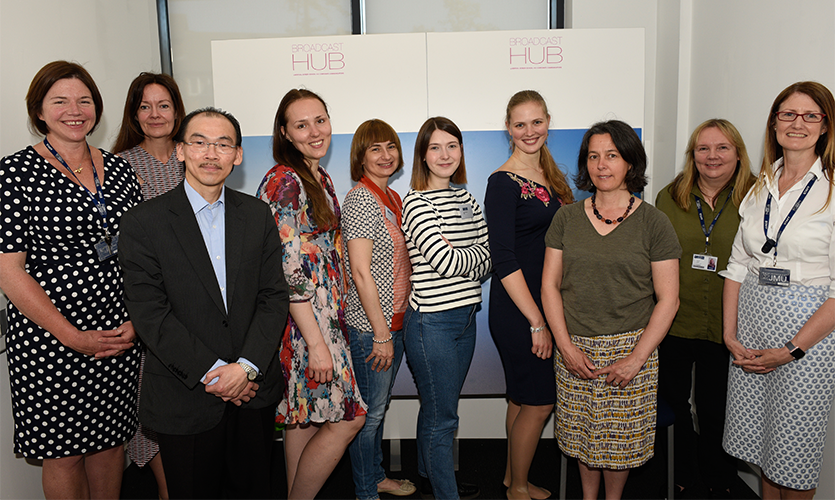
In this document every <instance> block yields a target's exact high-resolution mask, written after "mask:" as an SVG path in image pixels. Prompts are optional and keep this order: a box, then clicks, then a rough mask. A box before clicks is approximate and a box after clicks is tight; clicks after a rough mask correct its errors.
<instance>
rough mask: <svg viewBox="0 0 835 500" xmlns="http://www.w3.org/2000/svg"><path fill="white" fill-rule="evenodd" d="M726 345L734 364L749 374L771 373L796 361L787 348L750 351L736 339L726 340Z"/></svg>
mask: <svg viewBox="0 0 835 500" xmlns="http://www.w3.org/2000/svg"><path fill="white" fill-rule="evenodd" d="M725 345H726V346H727V347H728V350H730V351H731V354H732V355H733V357H734V360H733V363H734V364H735V365H736V366H739V367H740V368H742V369H743V370H745V371H746V372H749V373H761V374H762V373H769V372H772V371H774V369H775V368H777V367H778V366H780V365H784V364H786V363H788V362H790V361H793V360H794V357H792V355H791V353H790V352H789V350H788V349H787V348H786V347H778V348H776V349H748V348H746V347H745V346H743V345H742V343H741V342H740V341H739V340H736V339H730V340H729V339H725Z"/></svg>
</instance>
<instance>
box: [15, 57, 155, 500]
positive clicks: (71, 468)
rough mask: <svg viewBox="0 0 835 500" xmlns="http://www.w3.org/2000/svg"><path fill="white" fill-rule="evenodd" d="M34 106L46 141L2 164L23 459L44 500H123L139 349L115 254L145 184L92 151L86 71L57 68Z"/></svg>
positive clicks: (32, 114)
mask: <svg viewBox="0 0 835 500" xmlns="http://www.w3.org/2000/svg"><path fill="white" fill-rule="evenodd" d="M26 104H27V108H28V111H29V120H30V126H31V128H32V129H33V131H37V132H39V133H40V134H43V135H45V136H46V138H45V139H44V141H43V142H42V143H39V144H36V145H35V146H31V147H28V148H26V149H24V150H22V151H19V152H17V153H15V154H13V155H11V156H7V157H5V158H3V159H2V160H0V289H2V290H3V292H4V293H5V294H6V295H7V296H8V298H9V300H10V302H9V304H8V312H9V332H8V338H7V346H8V351H7V356H8V363H9V375H10V377H9V378H10V380H11V394H12V411H13V414H14V423H15V434H14V443H15V446H14V451H15V452H16V453H20V454H22V455H23V456H25V457H27V458H33V459H42V460H43V489H44V496H45V497H46V498H118V496H119V489H120V484H121V479H122V469H123V465H124V449H123V447H122V444H123V443H124V442H125V441H126V440H127V439H128V438H130V437H131V435H133V433H134V432H135V430H136V425H137V418H136V377H137V372H138V368H139V351H138V348H137V347H136V346H135V345H134V339H135V338H136V334H135V332H134V329H133V326H132V325H131V323H130V321H129V320H128V317H127V312H126V310H125V306H124V302H123V298H122V274H121V271H120V269H119V265H118V261H117V260H116V257H115V253H116V251H117V248H118V247H117V245H118V234H119V219H120V217H121V215H122V214H123V213H125V212H126V211H127V210H128V209H129V208H130V207H132V206H134V205H136V204H137V203H138V202H140V201H141V195H140V188H139V184H138V183H137V181H136V176H135V175H134V173H133V171H132V170H131V168H130V165H129V164H128V163H127V162H126V161H124V160H122V159H121V158H119V157H117V156H114V155H112V154H110V153H108V152H106V151H101V150H97V149H93V148H90V147H89V146H88V145H87V142H86V137H87V135H89V134H90V133H91V132H92V131H93V130H94V129H95V127H96V125H97V124H98V122H99V120H100V119H101V114H102V100H101V94H100V93H99V91H98V89H97V88H96V85H95V82H93V79H92V78H91V77H90V74H89V73H87V71H86V70H85V69H84V68H82V67H81V66H79V65H77V64H74V63H68V62H65V61H56V62H52V63H49V64H47V65H46V66H44V67H43V68H42V69H41V70H40V71H39V72H38V74H37V75H35V78H34V80H33V81H32V84H31V85H30V87H29V92H28V94H27V96H26Z"/></svg>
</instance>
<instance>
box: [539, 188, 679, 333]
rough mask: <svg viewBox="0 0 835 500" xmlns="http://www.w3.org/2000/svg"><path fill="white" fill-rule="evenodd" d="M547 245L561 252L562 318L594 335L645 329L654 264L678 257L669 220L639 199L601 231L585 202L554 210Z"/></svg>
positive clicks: (650, 306) (572, 328)
mask: <svg viewBox="0 0 835 500" xmlns="http://www.w3.org/2000/svg"><path fill="white" fill-rule="evenodd" d="M545 245H546V246H548V247H551V248H556V249H558V250H562V269H563V275H562V284H561V286H560V293H561V294H562V300H563V305H564V309H565V322H566V326H567V327H568V332H569V333H570V334H572V335H580V336H583V337H595V336H598V335H614V334H617V333H623V332H629V331H634V330H638V329H640V328H644V327H645V326H646V325H647V323H648V322H649V318H650V316H651V315H652V310H653V309H654V308H655V298H654V288H653V283H652V263H653V262H660V261H664V260H670V259H678V258H680V257H681V245H679V242H678V237H677V236H676V232H675V229H673V225H672V224H671V223H670V219H668V218H667V216H666V215H664V213H663V212H661V211H660V210H658V209H657V208H655V207H653V206H651V205H649V204H648V203H641V204H640V205H638V207H637V208H636V209H635V210H634V211H633V212H632V214H630V215H629V217H627V218H626V219H624V221H623V222H621V223H620V224H618V226H617V227H616V228H615V229H614V230H612V232H610V233H608V234H606V235H601V234H600V233H598V232H597V230H596V229H595V228H594V225H593V224H592V222H591V221H590V220H589V218H588V216H587V215H586V212H585V207H584V204H583V203H574V204H572V205H566V206H564V207H562V208H561V209H560V210H558V211H557V214H556V215H555V216H554V220H553V221H552V222H551V227H550V228H548V233H546V235H545Z"/></svg>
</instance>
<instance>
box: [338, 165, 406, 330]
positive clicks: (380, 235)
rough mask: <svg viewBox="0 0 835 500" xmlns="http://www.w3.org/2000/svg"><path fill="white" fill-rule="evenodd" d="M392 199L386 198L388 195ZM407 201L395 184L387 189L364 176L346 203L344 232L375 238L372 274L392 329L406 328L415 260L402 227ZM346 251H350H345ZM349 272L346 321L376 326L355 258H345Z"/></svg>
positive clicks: (348, 237) (360, 326)
mask: <svg viewBox="0 0 835 500" xmlns="http://www.w3.org/2000/svg"><path fill="white" fill-rule="evenodd" d="M386 195H388V196H387V198H390V200H391V201H389V200H387V199H383V197H384V196H386ZM402 214H403V203H402V202H401V201H400V196H398V194H397V193H396V192H394V190H392V189H391V188H387V189H386V193H383V192H382V191H381V190H380V188H378V187H377V186H376V185H374V184H373V183H371V182H370V181H368V180H367V179H366V178H365V177H363V178H362V179H361V180H360V182H359V184H357V185H356V186H355V187H354V188H353V189H351V190H350V191H348V194H347V195H346V196H345V201H344V202H343V204H342V233H343V238H344V239H345V243H346V248H347V242H348V241H350V240H353V239H357V238H365V239H368V240H371V241H372V242H373V246H372V250H371V275H372V276H373V277H374V283H375V284H376V285H377V291H378V293H379V296H380V306H381V307H382V309H383V316H385V318H386V321H387V322H388V326H389V328H390V329H391V330H392V331H396V330H400V329H401V328H403V316H404V313H405V312H406V306H407V305H408V299H409V288H410V284H409V276H410V275H411V274H412V264H411V263H410V262H409V252H408V251H407V250H406V239H405V237H404V236H403V231H402V230H401V229H400V223H401V219H402ZM345 253H346V255H347V254H348V252H347V251H346V252H345ZM345 267H346V273H345V274H346V276H347V278H348V284H349V286H350V288H349V290H348V296H347V299H346V302H347V303H346V306H345V321H346V322H347V323H348V325H350V326H351V327H354V328H356V329H357V330H360V331H363V332H370V331H371V330H372V328H371V323H370V322H369V321H368V316H367V315H366V313H365V309H364V308H363V307H362V302H361V301H360V297H359V292H358V291H357V286H356V284H355V283H354V280H353V276H352V275H351V259H350V255H349V258H347V259H345Z"/></svg>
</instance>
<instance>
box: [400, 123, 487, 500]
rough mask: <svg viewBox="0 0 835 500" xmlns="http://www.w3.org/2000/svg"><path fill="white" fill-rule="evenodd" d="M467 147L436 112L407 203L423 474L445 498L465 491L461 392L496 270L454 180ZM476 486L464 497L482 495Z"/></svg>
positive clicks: (475, 213) (409, 327)
mask: <svg viewBox="0 0 835 500" xmlns="http://www.w3.org/2000/svg"><path fill="white" fill-rule="evenodd" d="M462 146H463V139H462V136H461V131H460V130H459V129H458V127H457V126H456V125H455V124H454V123H453V122H452V121H451V120H449V119H448V118H444V117H435V118H430V119H428V120H427V121H426V122H425V123H424V124H423V126H422V127H421V128H420V131H419V132H418V136H417V140H416V141H415V155H414V165H413V167H412V189H411V190H410V191H409V193H408V194H407V195H406V198H405V200H404V202H403V232H404V233H405V235H406V246H407V248H408V250H409V259H410V260H411V262H412V293H411V296H410V297H409V308H408V309H407V311H406V317H405V320H404V321H405V334H404V340H405V345H406V355H407V357H408V360H409V366H410V368H411V369H412V373H413V374H414V377H415V383H416V384H417V388H418V392H419V394H420V400H421V405H420V413H419V415H418V425H417V444H418V473H419V474H420V476H421V482H422V484H425V483H426V481H427V479H428V481H429V483H431V490H432V492H433V493H434V496H435V498H443V499H447V498H453V499H454V498H458V497H459V487H458V485H457V484H456V480H455V471H454V465H453V457H452V443H453V438H454V434H455V430H456V429H457V428H458V396H459V394H460V392H461V387H462V386H463V385H464V379H465V378H466V376H467V370H469V368H470V361H472V357H473V351H474V350H475V339H476V324H475V314H476V310H477V309H478V308H479V305H480V304H481V280H482V279H483V278H485V277H486V276H487V273H488V272H489V271H490V249H489V248H488V244H487V224H486V223H485V222H484V216H483V214H482V212H481V207H479V205H478V203H477V202H476V201H475V198H473V196H472V195H471V194H470V193H468V192H467V191H466V190H465V189H461V188H454V187H451V186H450V182H452V183H454V184H465V183H466V182H467V173H466V170H465V169H464V152H463V150H462ZM421 489H422V490H427V489H429V488H426V487H422V488H421ZM466 489H468V488H464V490H466ZM469 489H470V490H471V491H464V490H462V491H461V493H462V496H475V495H477V494H478V490H477V489H476V488H469ZM427 493H428V492H427Z"/></svg>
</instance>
